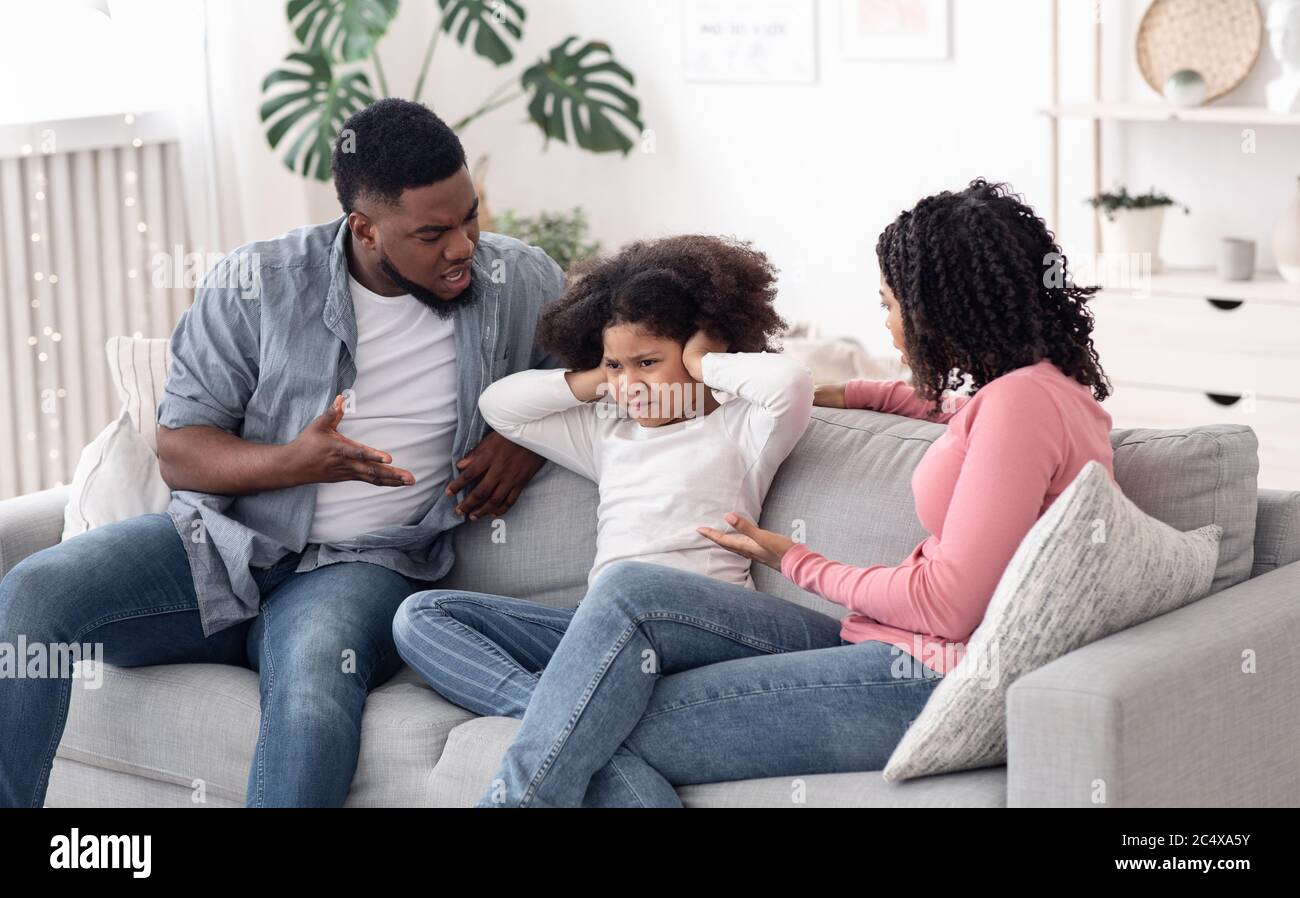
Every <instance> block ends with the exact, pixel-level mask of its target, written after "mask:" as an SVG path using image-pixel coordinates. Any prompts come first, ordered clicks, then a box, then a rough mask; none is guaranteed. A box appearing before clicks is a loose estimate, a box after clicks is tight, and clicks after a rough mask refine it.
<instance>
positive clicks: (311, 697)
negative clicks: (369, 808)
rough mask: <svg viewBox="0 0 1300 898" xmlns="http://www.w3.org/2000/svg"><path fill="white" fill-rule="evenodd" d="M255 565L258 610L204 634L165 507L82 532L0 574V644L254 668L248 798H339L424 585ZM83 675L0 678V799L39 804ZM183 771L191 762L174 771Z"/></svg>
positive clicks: (293, 558)
mask: <svg viewBox="0 0 1300 898" xmlns="http://www.w3.org/2000/svg"><path fill="white" fill-rule="evenodd" d="M298 557H299V556H298V555H296V554H294V555H290V556H288V557H286V558H284V559H282V560H281V561H280V562H278V563H277V564H276V565H275V566H274V567H271V568H268V569H265V570H258V571H257V582H258V586H259V587H260V589H261V594H262V605H261V613H260V614H259V615H258V616H257V617H256V618H253V619H252V620H249V621H246V622H244V623H242V624H239V625H236V626H234V627H229V628H227V629H225V630H220V631H218V632H216V633H214V634H212V635H211V636H209V637H206V638H205V637H204V636H203V630H202V627H201V625H200V623H199V612H198V606H197V601H196V599H195V595H194V584H193V581H192V579H191V576H190V569H189V563H188V561H187V560H186V554H185V549H184V546H183V545H182V544H181V537H180V535H179V534H178V533H177V532H176V528H175V527H174V526H173V524H172V522H171V520H170V519H169V518H168V517H167V515H162V514H154V515H143V516H141V517H136V518H131V519H129V520H126V521H120V522H118V523H115V524H108V525H106V526H104V527H99V528H97V529H95V530H91V531H89V532H88V533H85V534H82V535H80V536H77V537H75V538H73V539H70V540H68V541H67V542H65V543H61V544H59V545H57V546H54V547H52V548H49V549H45V550H44V551H41V552H37V553H36V554H35V555H32V556H30V557H29V558H27V559H25V560H24V561H22V562H21V563H20V564H18V565H17V566H16V567H15V568H14V569H13V570H12V571H10V572H9V575H8V576H6V577H5V578H4V580H3V582H0V642H5V643H8V644H10V645H17V643H18V641H19V638H20V637H22V638H24V639H25V640H26V643H27V645H28V646H31V645H33V644H37V643H42V644H47V645H54V644H86V643H89V644H94V643H101V644H102V645H103V655H102V660H103V661H106V662H107V663H109V664H113V665H116V666H119V667H135V666H140V665H152V664H178V663H183V662H203V663H209V664H235V665H240V666H244V667H249V668H251V669H253V670H256V671H258V672H259V674H260V681H261V690H260V691H261V725H260V728H259V731H258V739H257V745H256V748H255V751H254V755H253V764H252V768H251V770H250V771H249V777H248V786H247V793H246V800H247V803H248V804H249V805H250V806H261V805H297V806H304V805H310V806H322V805H333V806H337V805H341V804H342V803H343V800H344V799H345V798H346V796H347V793H348V788H349V787H350V785H351V783H352V775H353V773H354V772H355V770H356V765H357V753H358V750H359V748H360V742H361V712H362V709H363V707H364V705H365V701H366V695H367V693H368V692H369V691H370V690H371V689H372V688H374V687H375V686H378V685H380V684H381V683H383V682H384V681H386V680H388V679H389V678H390V677H392V676H393V675H394V674H395V673H396V672H397V671H398V670H399V669H400V668H401V665H402V662H401V657H400V656H399V655H398V654H397V651H396V647H395V646H394V645H393V641H392V619H393V613H394V612H395V611H396V609H397V607H398V605H400V604H401V602H402V600H403V599H404V598H405V597H406V596H407V595H409V594H410V593H412V592H414V591H416V590H419V589H422V588H424V587H425V586H427V585H428V584H427V583H423V582H420V581H416V580H409V579H407V578H406V577H403V576H402V575H401V574H398V573H396V572H394V571H391V570H389V569H387V568H384V567H380V566H378V565H374V564H367V563H364V562H348V563H339V564H331V565H326V566H324V567H320V568H317V569H315V570H312V571H308V572H304V573H301V574H299V573H295V572H294V567H295V566H296V564H297V561H298ZM81 682H82V681H81V680H70V679H68V678H66V677H45V678H36V679H18V678H14V677H3V676H0V730H3V732H4V738H3V739H0V806H6V807H12V806H32V807H40V806H41V805H42V804H43V803H44V801H45V790H46V786H47V784H48V781H49V774H50V767H51V765H52V764H53V761H54V752H55V750H56V749H57V748H58V745H59V740H60V739H61V738H62V735H63V727H64V722H65V721H66V719H67V714H68V703H69V698H70V694H71V690H72V689H73V688H82V687H81V685H80V684H81ZM176 772H177V773H178V774H180V775H181V776H189V775H190V773H192V774H193V775H194V777H195V778H198V771H190V772H187V771H184V770H178V771H176Z"/></svg>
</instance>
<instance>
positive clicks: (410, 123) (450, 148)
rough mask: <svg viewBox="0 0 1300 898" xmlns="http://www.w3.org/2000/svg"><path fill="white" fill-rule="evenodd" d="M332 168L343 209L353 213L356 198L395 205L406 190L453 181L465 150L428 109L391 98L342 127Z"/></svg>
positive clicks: (441, 121) (363, 110)
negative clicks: (447, 180)
mask: <svg viewBox="0 0 1300 898" xmlns="http://www.w3.org/2000/svg"><path fill="white" fill-rule="evenodd" d="M330 165H331V167H332V168H333V170H334V190H335V191H336V192H337V193H338V197H339V205H341V206H342V207H343V211H344V212H352V211H353V210H354V209H355V208H356V203H357V198H358V197H361V196H366V197H372V198H374V199H376V200H379V201H380V202H383V203H386V204H388V205H396V203H397V201H398V198H399V197H400V196H401V195H402V191H403V190H406V189H407V188H410V187H424V186H426V185H428V184H434V183H436V182H438V181H443V180H446V179H447V178H450V177H451V176H452V175H454V174H456V172H458V171H459V170H460V169H461V168H462V167H464V165H465V148H464V147H463V146H461V143H460V138H459V137H457V136H456V132H455V131H453V130H451V128H449V127H448V126H447V123H446V122H444V121H443V120H442V119H440V118H438V116H436V115H434V113H433V111H432V110H431V109H429V107H427V106H425V105H424V104H423V103H413V102H411V101H410V100H400V99H397V98H396V97H390V98H389V99H386V100H379V101H378V102H376V103H372V104H370V105H369V106H367V107H366V108H365V109H362V110H360V111H358V112H355V113H353V114H352V116H351V117H349V118H348V120H347V121H346V122H344V123H343V129H342V130H341V131H340V132H339V136H338V139H337V140H335V141H334V152H333V154H332V155H331V156H330Z"/></svg>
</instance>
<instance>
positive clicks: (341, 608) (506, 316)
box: [0, 100, 563, 806]
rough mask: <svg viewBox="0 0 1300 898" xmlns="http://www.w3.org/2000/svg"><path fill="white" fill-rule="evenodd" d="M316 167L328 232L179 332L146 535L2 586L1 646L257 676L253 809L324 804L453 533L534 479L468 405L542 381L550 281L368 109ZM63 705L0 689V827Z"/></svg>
mask: <svg viewBox="0 0 1300 898" xmlns="http://www.w3.org/2000/svg"><path fill="white" fill-rule="evenodd" d="M332 163H333V167H334V182H335V188H336V190H337V192H338V197H339V202H340V203H341V204H342V206H343V211H344V213H345V215H344V217H343V218H340V219H338V220H336V221H333V222H330V223H329V224H326V225H318V226H312V227H306V228H302V229H299V230H296V231H292V232H290V233H288V234H285V235H283V236H281V237H278V238H276V239H274V240H268V241H264V242H258V243H252V244H249V245H247V246H244V247H241V248H240V249H238V250H236V251H235V252H234V253H232V254H231V255H230V256H228V257H227V258H226V259H224V260H223V261H222V263H221V264H219V265H218V266H217V267H216V268H215V269H214V270H213V272H212V273H211V274H210V275H209V276H208V278H207V279H206V280H205V282H204V284H203V286H201V287H200V289H199V290H198V292H197V294H196V296H195V300H194V304H193V306H192V307H191V308H190V309H189V310H188V311H187V312H186V314H185V315H184V316H183V317H182V319H181V321H180V323H179V324H178V325H177V327H176V332H175V333H174V334H173V336H172V341H171V346H172V356H173V358H172V368H171V372H170V374H169V377H168V380H167V385H166V389H165V391H164V395H163V397H162V400H161V402H160V404H159V408H158V422H159V425H160V427H159V436H158V450H159V460H160V463H161V467H162V473H163V477H164V478H165V479H166V481H167V483H168V485H169V486H171V487H172V490H173V492H172V499H171V504H170V505H169V507H168V509H167V514H165V515H144V516H141V517H137V518H132V519H130V520H126V521H122V522H119V523H116V524H111V525H108V526H105V527H101V528H99V529H96V530H92V531H90V532H89V533H86V534H83V535H81V536H78V537H76V538H75V539H71V540H69V541H68V542H66V543H63V544H61V545H59V546H55V547H53V548H50V549H47V550H45V551H42V552H38V553H36V554H35V555H33V556H31V557H29V558H28V559H26V560H25V561H23V562H22V563H21V564H19V565H18V566H17V567H15V568H14V569H13V570H12V571H11V572H10V574H9V576H8V577H6V578H5V579H4V581H3V583H0V640H8V641H11V642H16V641H17V640H18V639H19V637H20V636H22V637H24V638H25V639H26V642H27V644H28V645H32V644H36V643H49V644H64V643H76V644H86V643H91V644H93V643H102V644H103V658H104V660H105V661H107V662H108V663H110V664H116V665H120V666H135V665H145V664H172V663H177V662H217V663H226V664H242V665H245V666H248V667H251V668H252V669H253V670H256V671H258V672H259V674H260V683H261V726H260V728H259V732H258V739H257V744H256V746H255V749H254V752H255V753H254V756H253V764H252V768H251V770H250V772H249V777H248V786H247V796H246V797H247V803H248V804H249V805H251V806H260V805H300V806H301V805H340V804H342V803H343V800H344V798H345V797H346V795H347V792H348V788H349V785H350V784H351V782H352V776H353V773H354V771H355V769H356V763H357V752H358V748H359V745H360V729H361V714H362V709H363V707H364V704H365V700H366V695H367V693H368V692H369V691H370V690H371V689H372V688H374V687H375V686H377V685H379V684H381V683H383V682H384V681H385V680H387V679H389V678H390V677H391V676H392V675H393V674H394V673H396V672H397V670H398V669H400V667H401V658H400V656H399V655H398V654H397V652H396V649H395V647H394V644H393V638H392V620H393V615H394V612H395V610H396V609H397V607H398V605H400V604H401V602H402V600H403V599H404V598H405V597H406V596H407V595H408V594H410V593H412V592H415V591H417V590H420V589H424V588H427V587H428V585H429V584H430V583H431V582H432V581H435V580H437V579H439V578H440V577H442V576H443V575H445V574H446V573H447V571H448V570H449V569H450V567H451V565H452V547H451V532H450V531H451V530H452V529H453V528H454V527H455V526H456V525H457V524H458V523H460V522H461V521H463V520H464V519H465V517H469V518H471V519H477V518H479V517H482V516H485V515H498V514H502V513H504V512H505V511H506V510H507V509H508V508H509V507H510V506H511V504H513V502H514V501H515V499H516V497H517V496H518V495H519V492H520V490H521V489H523V488H524V486H525V485H526V484H527V482H528V481H529V480H530V479H531V478H532V476H533V475H534V474H535V473H536V472H537V470H538V468H539V467H540V466H541V464H542V459H541V458H540V457H539V456H537V455H534V454H533V453H532V452H529V451H528V450H525V449H523V448H521V447H519V446H517V445H515V444H513V443H510V442H508V441H506V440H505V439H503V438H501V437H500V436H498V435H497V434H495V433H487V434H486V436H484V434H485V430H486V428H485V425H484V423H483V419H482V417H481V416H480V415H479V414H478V396H479V393H480V392H481V391H482V389H483V388H484V387H486V386H487V384H488V383H490V382H491V381H493V380H495V379H497V378H499V377H503V376H505V375H506V374H509V373H511V372H513V371H516V370H520V369H523V368H529V367H553V366H554V365H555V364H557V362H556V361H555V360H553V359H551V358H549V357H543V356H541V355H540V353H539V351H537V350H535V349H534V343H533V332H534V329H535V327H536V323H537V316H538V313H539V311H540V309H541V308H542V306H543V305H544V304H545V303H546V302H548V301H550V300H552V299H554V298H556V297H558V296H559V295H560V293H561V292H562V290H563V274H562V272H561V271H560V269H559V266H558V265H556V263H555V262H554V261H552V260H551V259H550V258H549V257H548V256H547V255H546V254H545V253H543V252H542V251H541V250H539V249H537V248H535V247H529V246H526V245H525V244H522V243H520V242H519V241H516V240H513V239H511V238H508V237H503V236H500V235H496V234H487V233H483V234H480V232H479V227H478V223H477V214H478V198H477V197H476V195H475V191H474V185H473V181H472V180H471V178H470V175H469V172H468V170H467V168H466V165H465V153H464V150H463V148H462V147H461V144H460V141H459V140H458V139H457V137H456V135H455V134H454V133H453V132H452V131H451V130H450V129H449V128H448V127H447V126H446V125H445V124H444V123H443V122H442V121H441V120H440V119H438V118H437V116H435V115H434V114H433V113H432V112H430V111H429V110H428V109H426V108H425V107H424V106H421V105H419V104H417V103H411V102H407V101H404V100H382V101H380V102H378V103H376V104H374V105H373V106H371V107H369V108H367V109H365V110H362V111H361V112H358V113H357V114H356V115H354V116H353V117H352V118H351V119H349V120H348V122H347V123H346V125H345V126H344V129H343V131H342V132H341V133H340V135H339V138H338V140H337V142H336V144H335V147H334V154H333V158H332ZM250 273H251V274H252V275H253V277H252V278H251V279H250V277H249V274H250ZM457 460H458V461H457ZM68 698H69V681H68V680H67V679H60V678H45V679H16V678H3V677H0V728H2V729H3V730H4V732H5V738H4V739H3V740H0V805H27V806H40V805H41V804H43V801H44V796H45V789H46V785H47V781H48V777H49V771H50V766H51V763H52V761H53V757H54V752H55V749H56V748H57V746H58V743H59V739H60V737H61V734H62V731H63V726H64V721H65V719H66V716H67V707H68ZM178 772H179V773H181V774H184V771H178Z"/></svg>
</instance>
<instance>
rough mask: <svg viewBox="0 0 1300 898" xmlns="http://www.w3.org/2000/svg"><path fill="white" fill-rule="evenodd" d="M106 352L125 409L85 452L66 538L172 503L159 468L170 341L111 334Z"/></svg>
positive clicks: (70, 506)
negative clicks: (161, 404) (160, 414)
mask: <svg viewBox="0 0 1300 898" xmlns="http://www.w3.org/2000/svg"><path fill="white" fill-rule="evenodd" d="M104 355H105V358H106V359H107V360H108V371H109V375H110V376H111V377H112V379H113V385H114V386H115V387H117V394H118V396H119V397H120V398H121V400H122V410H121V412H119V413H118V417H117V420H115V421H113V422H112V423H111V424H109V425H108V426H107V427H105V428H104V429H103V430H102V431H101V432H100V434H99V436H97V437H95V439H94V441H93V442H92V443H91V444H90V445H89V446H87V447H86V448H85V449H83V450H82V452H81V458H80V460H79V461H78V462H77V471H76V473H75V474H74V475H73V477H72V488H71V490H70V492H69V496H68V504H67V505H66V506H65V507H64V510H63V538H64V539H68V538H69V537H72V536H76V535H77V534H79V533H85V532H86V531H87V530H91V529H93V528H95V527H100V526H103V525H104V524H111V523H113V522H114V521H122V520H125V519H127V518H131V517H135V516H136V515H141V514H151V513H156V512H162V511H166V509H167V504H168V502H170V501H171V490H170V489H169V488H168V486H167V484H166V483H165V482H164V481H163V479H162V473H161V472H160V470H159V467H158V423H157V418H158V400H159V399H160V398H161V397H162V392H163V385H164V384H165V383H166V381H167V371H168V369H169V368H170V366H171V349H170V348H169V346H168V342H167V341H166V340H160V339H147V338H141V337H110V338H109V340H108V342H107V343H105V345H104Z"/></svg>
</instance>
